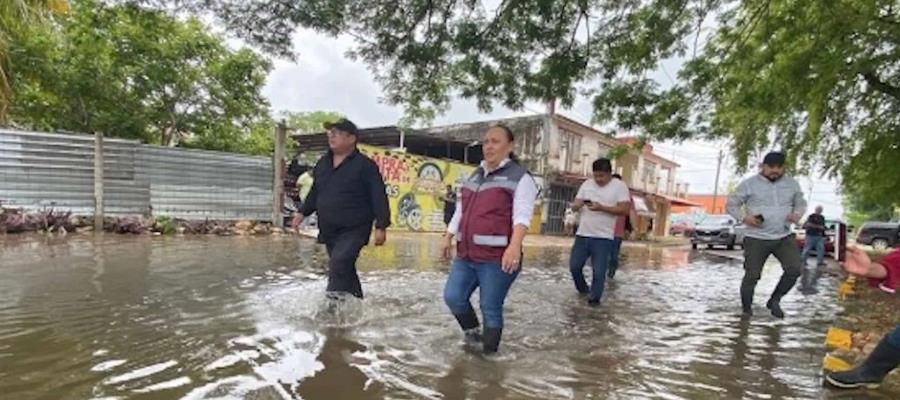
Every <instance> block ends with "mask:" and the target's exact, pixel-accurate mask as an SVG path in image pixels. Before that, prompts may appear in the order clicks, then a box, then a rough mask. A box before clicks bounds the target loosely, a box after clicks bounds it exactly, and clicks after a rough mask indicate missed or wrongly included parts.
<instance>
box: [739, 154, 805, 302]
mask: <svg viewBox="0 0 900 400" xmlns="http://www.w3.org/2000/svg"><path fill="white" fill-rule="evenodd" d="M784 163H785V155H784V153H780V152H772V153H769V154H766V157H765V158H764V159H763V163H762V166H761V167H760V173H759V174H758V175H756V176H753V177H752V178H748V179H746V180H744V181H743V182H741V184H740V185H738V187H737V190H736V191H735V193H734V194H733V195H732V196H730V197H729V198H728V204H727V206H726V208H727V210H728V214H731V216H732V217H734V218H736V219H737V220H739V221H743V222H744V224H745V225H746V226H747V233H746V235H745V237H744V246H743V247H744V280H743V281H742V282H741V305H742V306H743V311H744V315H745V316H747V317H749V316H751V315H753V291H754V289H756V282H757V281H759V277H760V274H761V273H762V269H763V265H765V263H766V260H767V259H768V258H769V255H775V258H777V259H778V261H780V262H781V268H782V269H783V270H784V273H783V274H782V275H781V280H780V281H778V286H776V287H775V291H774V292H772V297H771V298H770V299H769V301H768V303H766V307H768V308H769V310H771V311H772V315H773V316H775V317H776V318H784V312H783V311H782V310H781V304H780V302H781V298H782V297H784V295H785V294H787V293H788V292H789V291H790V290H791V288H793V287H794V284H795V283H796V282H797V278H798V277H799V276H800V274H801V272H802V271H803V269H802V267H803V262H802V260H801V259H800V250H799V249H798V248H797V240H796V238H795V237H794V234H793V232H792V230H791V224H796V223H799V222H800V218H801V217H802V216H803V214H804V213H805V212H806V200H804V199H803V191H802V190H801V189H800V184H798V183H797V181H795V180H794V179H793V178H791V177H789V176H785V175H784V171H785V167H784Z"/></svg>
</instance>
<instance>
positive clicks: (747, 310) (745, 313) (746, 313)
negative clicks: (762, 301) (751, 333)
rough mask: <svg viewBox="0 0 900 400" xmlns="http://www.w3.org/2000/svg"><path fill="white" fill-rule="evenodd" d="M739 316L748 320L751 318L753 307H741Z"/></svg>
mask: <svg viewBox="0 0 900 400" xmlns="http://www.w3.org/2000/svg"><path fill="white" fill-rule="evenodd" d="M741 316H742V317H744V318H749V317H752V316H753V305H744V306H742V307H741Z"/></svg>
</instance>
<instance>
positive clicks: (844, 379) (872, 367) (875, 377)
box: [825, 336, 900, 389]
mask: <svg viewBox="0 0 900 400" xmlns="http://www.w3.org/2000/svg"><path fill="white" fill-rule="evenodd" d="M898 364H900V348H896V347H894V346H893V345H891V344H890V343H888V341H887V337H886V336H885V337H884V338H882V339H881V342H880V343H878V346H877V347H875V350H872V353H871V354H869V357H868V358H866V361H864V362H863V363H862V365H860V366H858V367H856V368H854V369H851V370H849V371H844V372H835V373H833V374H828V375H826V376H825V381H826V382H828V383H829V384H831V385H832V386H834V387H838V388H842V389H856V388H860V387H866V388H869V389H874V388H877V387H878V386H879V385H880V384H881V381H882V380H884V377H885V376H887V374H888V373H889V372H891V370H893V369H894V368H897V365H898Z"/></svg>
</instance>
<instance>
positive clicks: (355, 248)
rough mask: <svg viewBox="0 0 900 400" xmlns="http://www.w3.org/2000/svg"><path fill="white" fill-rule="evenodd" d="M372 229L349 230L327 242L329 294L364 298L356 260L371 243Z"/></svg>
mask: <svg viewBox="0 0 900 400" xmlns="http://www.w3.org/2000/svg"><path fill="white" fill-rule="evenodd" d="M370 234H371V228H369V227H368V226H366V227H362V228H357V229H352V230H347V231H343V232H340V233H338V234H336V235H335V236H334V237H331V238H329V239H328V240H327V241H326V242H325V248H326V249H327V250H328V258H329V260H328V287H327V288H326V289H325V290H326V291H327V292H329V293H335V292H339V293H350V294H352V295H354V296H356V297H359V298H362V297H363V292H362V285H360V283H359V275H358V274H357V273H356V259H357V258H359V252H360V251H362V248H363V247H364V246H365V245H366V244H367V243H368V242H369V235H370Z"/></svg>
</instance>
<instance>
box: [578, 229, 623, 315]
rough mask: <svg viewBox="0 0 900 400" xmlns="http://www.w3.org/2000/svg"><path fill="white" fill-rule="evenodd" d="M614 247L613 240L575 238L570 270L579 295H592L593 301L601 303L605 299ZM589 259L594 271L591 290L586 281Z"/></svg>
mask: <svg viewBox="0 0 900 400" xmlns="http://www.w3.org/2000/svg"><path fill="white" fill-rule="evenodd" d="M614 247H615V242H614V241H613V240H612V239H599V238H589V237H584V236H576V237H575V245H574V246H572V255H571V256H570V257H569V270H570V271H571V272H572V280H574V281H575V289H577V290H578V292H579V293H590V298H589V300H591V301H600V298H601V297H603V286H604V285H605V284H606V269H607V267H608V266H609V258H610V255H611V254H612V252H613V248H614ZM588 257H590V259H591V266H592V267H593V270H594V271H593V272H594V276H593V277H592V279H591V286H590V288H588V285H587V282H585V280H584V263H585V262H587V259H588Z"/></svg>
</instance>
